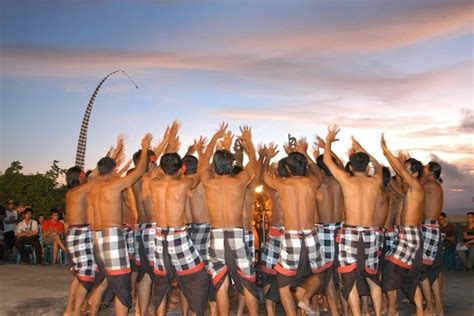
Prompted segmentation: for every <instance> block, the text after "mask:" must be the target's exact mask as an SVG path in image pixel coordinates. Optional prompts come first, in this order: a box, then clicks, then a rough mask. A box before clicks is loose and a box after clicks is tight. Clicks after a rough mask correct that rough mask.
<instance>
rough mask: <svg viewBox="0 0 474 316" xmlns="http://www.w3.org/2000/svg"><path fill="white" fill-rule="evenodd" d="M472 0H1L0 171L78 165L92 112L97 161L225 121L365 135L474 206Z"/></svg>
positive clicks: (275, 133)
mask: <svg viewBox="0 0 474 316" xmlns="http://www.w3.org/2000/svg"><path fill="white" fill-rule="evenodd" d="M473 10H474V6H473V2H472V1H455V0H451V1H410V2H408V1H404V2H398V1H344V2H342V1H304V2H298V1H296V2H295V1H292V2H290V1H252V2H251V1H245V2H237V1H227V2H224V1H222V2H218V1H213V2H199V1H193V2H185V1H175V2H172V3H171V2H168V3H166V4H165V3H163V4H151V3H149V2H141V1H135V2H133V3H132V2H120V4H118V3H114V2H109V1H100V2H93V1H90V2H89V1H81V2H80V3H79V2H75V3H72V2H69V1H65V2H58V1H55V2H48V1H45V2H44V1H42V2H25V1H10V2H9V1H2V2H1V4H0V49H1V50H0V97H1V98H0V104H1V114H0V118H1V121H0V125H1V126H0V141H1V143H0V146H1V148H0V155H1V156H0V170H1V171H4V170H5V168H7V167H8V166H9V165H10V163H11V162H12V161H14V160H19V161H21V162H22V164H23V166H24V171H25V172H27V173H30V172H31V173H34V172H44V171H46V170H47V169H49V166H50V165H51V163H52V161H53V160H55V159H57V160H59V161H60V166H61V167H63V168H68V167H70V166H72V165H73V164H74V159H75V150H76V145H77V138H78V134H79V129H80V124H81V120H82V115H83V113H84V109H85V106H86V105H87V103H88V101H89V98H90V96H91V94H92V92H93V90H94V89H95V86H96V85H97V84H98V82H99V81H100V80H101V79H102V78H103V77H104V76H105V75H106V74H108V73H109V72H111V71H113V70H116V69H124V70H125V71H127V72H128V74H129V75H130V76H131V77H132V78H133V79H134V80H135V81H136V82H137V84H138V85H139V89H135V88H134V87H133V85H132V84H131V83H130V81H129V80H128V79H127V78H126V77H125V76H123V75H121V74H118V75H115V76H114V77H111V78H110V79H109V81H108V82H106V83H105V84H104V87H103V90H102V91H101V92H100V94H99V96H98V97H97V99H96V103H95V107H94V110H93V113H92V117H91V122H90V128H89V141H88V147H87V156H86V166H87V167H89V168H91V167H94V165H95V163H96V162H97V160H98V159H99V158H100V157H102V156H103V155H104V153H105V152H106V151H107V148H108V147H109V146H110V145H112V144H113V143H114V142H115V138H116V136H117V135H118V134H120V133H123V134H124V135H125V136H126V142H127V145H128V155H129V156H131V154H132V153H133V152H134V151H135V150H136V149H138V147H139V144H140V139H141V137H142V136H143V134H144V133H145V132H148V131H149V132H152V133H154V134H155V142H156V141H157V140H158V139H159V138H160V137H161V135H162V133H163V130H164V128H165V126H166V124H168V123H170V122H171V121H172V120H173V119H175V118H177V119H179V120H180V121H181V123H182V125H183V127H182V130H181V138H182V139H183V146H182V150H181V151H185V150H186V147H187V146H186V145H187V144H189V143H190V142H191V141H192V139H193V138H194V137H196V136H199V135H201V134H203V135H206V136H211V134H212V133H213V132H214V131H215V129H216V128H217V126H218V125H219V122H221V121H227V122H229V123H230V126H231V129H232V130H234V131H235V132H237V131H238V126H239V125H241V124H249V125H250V126H251V127H252V128H253V133H254V138H255V142H256V143H258V142H269V141H272V140H274V141H276V142H278V143H279V144H282V143H283V142H284V141H286V140H287V134H288V133H291V134H292V135H295V136H296V137H303V136H305V137H307V138H308V140H310V141H312V140H313V138H314V135H315V134H319V135H321V136H323V137H325V135H326V131H327V125H328V124H338V125H339V126H340V127H341V132H340V137H339V138H340V139H341V141H340V142H339V143H337V144H336V145H335V151H336V153H338V154H340V155H341V156H342V157H343V158H345V157H346V151H347V149H348V147H349V146H350V136H351V135H354V136H355V137H356V138H358V140H359V141H360V142H361V143H362V145H364V146H365V147H366V149H367V150H368V151H370V152H371V153H373V154H374V155H375V156H376V157H377V158H379V159H380V160H381V161H382V162H384V163H386V160H385V159H384V157H383V155H382V152H381V149H380V134H381V133H382V132H384V133H385V135H386V139H387V144H388V146H389V148H390V149H393V150H394V151H397V150H404V151H408V152H409V153H410V155H411V156H412V157H415V158H417V159H419V160H421V161H422V162H423V163H427V162H428V161H430V160H431V159H433V160H437V161H440V162H441V163H442V166H443V168H444V169H443V175H442V176H443V178H444V179H445V183H444V185H443V187H444V189H445V192H446V202H445V206H446V208H447V209H452V208H473V206H474V203H473V201H474V159H473V158H474V144H473V133H474V104H473V103H474V102H473V90H472V87H473V86H474V82H473V81H474V80H473V74H474V67H473V66H474V64H473V58H474V57H473V45H474V44H473V43H474V41H473V40H474V38H473V25H474V24H473V23H474V18H473V12H474V11H473Z"/></svg>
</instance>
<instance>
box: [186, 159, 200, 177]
mask: <svg viewBox="0 0 474 316" xmlns="http://www.w3.org/2000/svg"><path fill="white" fill-rule="evenodd" d="M183 164H184V165H185V166H186V173H185V174H186V175H187V176H189V175H192V174H195V173H196V172H197V168H198V159H197V158H196V157H194V156H192V155H186V156H184V157H183Z"/></svg>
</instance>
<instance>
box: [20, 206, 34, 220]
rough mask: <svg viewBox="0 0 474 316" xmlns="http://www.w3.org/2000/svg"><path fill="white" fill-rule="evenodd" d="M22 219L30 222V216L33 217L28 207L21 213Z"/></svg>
mask: <svg viewBox="0 0 474 316" xmlns="http://www.w3.org/2000/svg"><path fill="white" fill-rule="evenodd" d="M22 215H23V218H24V219H26V220H30V219H31V216H32V215H33V210H32V209H31V208H30V207H27V208H25V210H24V211H23V213H22Z"/></svg>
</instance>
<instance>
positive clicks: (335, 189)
mask: <svg viewBox="0 0 474 316" xmlns="http://www.w3.org/2000/svg"><path fill="white" fill-rule="evenodd" d="M319 192H321V194H322V199H318V200H317V204H318V222H319V223H322V224H329V223H339V222H342V221H343V219H344V197H343V195H342V189H341V186H340V185H339V182H337V180H336V179H334V177H328V176H326V177H324V179H323V181H322V183H321V186H320V187H319ZM315 221H316V219H315Z"/></svg>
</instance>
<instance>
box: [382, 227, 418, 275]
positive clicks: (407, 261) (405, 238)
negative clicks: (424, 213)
mask: <svg viewBox="0 0 474 316" xmlns="http://www.w3.org/2000/svg"><path fill="white" fill-rule="evenodd" d="M421 238H422V236H421V229H420V227H418V226H403V225H399V226H398V237H397V238H396V239H395V242H394V244H393V247H392V249H391V250H390V251H389V252H387V254H386V255H385V258H386V260H389V261H391V262H393V263H394V264H396V265H398V266H400V267H402V268H405V269H410V268H411V266H412V264H413V260H414V259H415V255H416V252H417V251H418V249H419V248H420V247H421V246H422V245H421V242H422V240H421Z"/></svg>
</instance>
